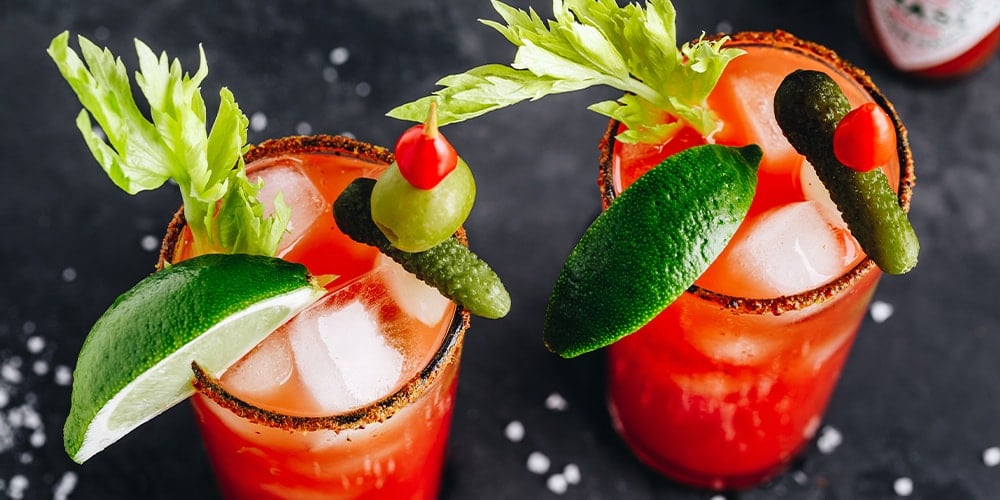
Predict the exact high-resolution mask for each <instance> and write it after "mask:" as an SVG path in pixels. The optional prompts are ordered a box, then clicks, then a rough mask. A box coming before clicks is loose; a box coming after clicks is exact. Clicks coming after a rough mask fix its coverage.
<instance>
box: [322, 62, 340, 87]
mask: <svg viewBox="0 0 1000 500" xmlns="http://www.w3.org/2000/svg"><path fill="white" fill-rule="evenodd" d="M339 78H340V73H338V72H337V68H333V67H330V66H327V67H325V68H323V81H325V82H326V83H333V82H336V81H337V80H338V79H339Z"/></svg>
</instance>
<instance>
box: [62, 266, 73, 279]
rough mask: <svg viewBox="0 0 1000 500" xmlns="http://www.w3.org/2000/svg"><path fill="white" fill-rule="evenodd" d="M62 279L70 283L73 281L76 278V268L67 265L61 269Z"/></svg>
mask: <svg viewBox="0 0 1000 500" xmlns="http://www.w3.org/2000/svg"><path fill="white" fill-rule="evenodd" d="M62 279H63V281H65V282H66V283H72V282H73V281H75V280H76V269H73V268H72V267H67V268H66V269H63V271H62Z"/></svg>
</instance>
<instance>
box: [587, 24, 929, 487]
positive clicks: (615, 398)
mask: <svg viewBox="0 0 1000 500" xmlns="http://www.w3.org/2000/svg"><path fill="white" fill-rule="evenodd" d="M727 46H732V47H738V48H741V49H744V50H746V51H747V53H746V54H745V55H743V56H741V57H738V58H737V59H735V60H734V61H733V62H731V63H730V65H729V66H728V67H727V68H726V70H725V73H724V74H723V76H722V79H721V81H720V82H719V85H718V86H717V87H716V89H715V90H714V91H713V93H712V95H711V96H710V97H709V100H708V102H709V105H710V106H711V107H712V108H713V109H714V110H715V111H716V113H717V114H718V115H719V116H720V118H721V119H722V121H723V122H724V124H723V126H722V128H721V129H720V130H718V131H716V133H715V134H714V135H713V136H712V138H711V139H709V141H711V142H716V143H720V144H727V145H744V144H748V143H757V144H759V145H761V147H762V148H763V151H764V157H763V160H762V162H761V166H760V169H759V179H758V188H757V193H756V195H755V198H754V202H753V204H752V206H751V208H750V213H749V214H748V217H747V219H746V220H745V221H744V223H743V225H742V226H741V229H740V230H739V232H738V233H737V234H736V236H735V237H734V239H733V240H732V242H731V243H730V245H729V247H727V249H726V250H725V251H724V252H723V254H722V255H721V256H720V257H719V258H718V259H717V260H716V261H715V262H714V263H713V264H712V266H710V268H709V270H708V271H707V272H706V273H705V274H704V275H703V276H702V277H701V278H700V279H699V280H698V281H697V282H696V283H695V285H694V286H692V287H691V288H689V289H688V290H687V291H686V292H685V293H684V294H682V295H681V297H680V298H678V299H677V300H676V302H674V303H672V304H671V305H670V306H669V307H667V308H666V309H665V310H664V311H663V312H662V313H661V314H660V315H659V316H657V317H656V318H655V319H653V320H652V321H651V322H650V323H648V324H647V325H645V326H644V327H643V328H642V329H640V330H639V331H637V332H636V333H633V334H632V335H630V336H627V337H625V338H624V339H622V340H620V341H618V342H617V343H615V344H612V345H611V346H610V347H609V348H608V354H607V370H608V377H609V388H608V400H609V408H610V412H611V415H612V420H613V423H614V426H615V428H616V430H617V431H618V433H619V434H620V435H621V436H622V438H623V439H624V441H625V442H626V443H627V445H628V446H629V447H630V448H631V449H632V451H633V452H634V453H635V455H637V456H638V458H639V459H640V460H641V461H643V462H644V463H646V464H648V465H649V466H650V467H652V468H653V469H655V470H657V471H659V472H660V473H662V474H664V475H666V476H668V477H670V478H673V479H675V480H677V481H680V482H682V483H686V484H689V485H694V486H698V487H706V488H711V489H740V488H746V487H750V486H753V485H756V484H758V483H760V482H762V481H765V480H767V479H768V478H771V477H773V476H774V475H776V474H778V473H780V472H781V471H782V470H784V469H785V468H786V467H787V466H788V464H789V462H790V461H791V460H792V459H793V458H794V457H796V455H797V454H798V453H799V452H800V451H801V450H802V449H803V447H804V446H805V444H806V443H807V442H808V441H809V440H810V439H811V438H812V437H813V436H814V435H815V433H816V431H817V429H818V428H819V426H820V423H821V421H822V418H823V413H824V411H825V408H826V406H827V403H828V401H829V399H830V395H831V393H832V391H833V389H834V386H835V385H836V382H837V379H838V378H839V376H840V372H841V369H842V367H843V364H844V361H845V359H846V358H847V356H848V351H849V350H850V347H851V344H852V342H853V340H854V337H855V335H856V333H857V330H858V328H859V326H860V324H861V322H862V319H863V318H864V315H865V312H866V311H867V306H868V303H869V301H870V299H871V297H872V294H873V292H874V290H875V287H876V284H877V283H878V281H879V277H880V275H881V273H880V270H879V269H878V268H877V267H876V266H875V264H874V262H872V260H871V259H869V258H867V257H866V256H864V254H863V252H861V250H860V247H858V246H857V243H856V242H855V241H854V239H853V237H851V236H850V234H849V233H848V232H847V230H846V226H845V225H844V223H843V221H842V220H840V217H839V213H837V212H836V210H835V208H834V206H833V205H832V202H831V201H830V200H829V195H828V194H827V192H826V191H825V189H824V188H823V187H822V185H821V184H820V182H819V180H818V179H817V178H816V177H815V173H814V172H813V170H812V167H811V166H810V165H809V164H808V162H805V160H804V158H802V157H801V156H799V155H798V154H797V153H796V152H795V151H794V149H792V147H791V146H790V145H789V144H788V143H787V141H785V139H784V137H783V136H782V134H781V132H780V129H779V128H778V126H777V124H776V123H775V120H774V115H773V111H772V109H773V96H774V91H775V89H776V88H777V86H778V84H779V83H780V82H781V80H782V78H783V77H784V76H785V75H786V74H788V73H790V72H791V71H793V70H795V69H799V68H804V69H816V70H820V71H825V72H826V73H828V74H830V75H831V76H832V77H833V78H834V79H835V80H836V81H837V83H838V84H839V85H840V86H841V87H842V88H843V90H844V92H845V94H846V95H847V97H848V99H849V101H850V102H851V105H852V107H854V106H857V105H859V104H861V103H863V102H867V101H872V102H875V103H877V104H878V105H879V106H881V107H882V108H883V109H884V110H885V111H886V112H887V113H888V114H889V116H890V117H891V118H892V121H893V123H894V126H895V128H896V134H897V151H898V155H897V158H894V159H893V161H892V162H890V164H888V165H885V166H883V167H882V168H883V172H884V173H885V174H886V175H887V178H888V179H889V182H890V184H891V185H893V186H895V187H896V190H897V193H898V198H899V202H900V204H901V205H902V206H903V207H904V209H905V208H908V206H909V199H910V193H911V188H912V185H913V181H914V174H913V162H912V158H911V155H910V150H909V147H908V144H907V140H906V132H905V129H904V127H903V125H902V123H901V122H900V120H899V117H898V116H897V114H896V113H895V111H894V110H893V107H892V105H891V104H890V103H889V102H888V101H887V100H886V98H885V97H884V96H883V95H882V93H881V92H880V91H879V90H878V89H877V88H876V87H875V85H874V84H873V83H872V81H871V80H870V79H869V78H868V76H866V74H865V73H864V72H862V71H861V70H859V69H857V68H856V67H854V66H852V65H850V64H848V63H847V62H845V61H843V60H841V59H840V58H839V57H837V56H836V54H834V53H833V52H832V51H830V50H828V49H826V48H823V47H821V46H819V45H816V44H813V43H810V42H806V41H803V40H800V39H798V38H796V37H794V36H792V35H790V34H788V33H784V32H774V33H741V34H736V35H733V36H732V37H731V40H730V41H729V42H728V43H727ZM619 127H620V124H618V123H616V122H612V123H611V124H610V125H609V128H608V131H607V133H606V134H605V137H604V140H603V142H602V145H601V150H602V157H601V175H600V180H599V185H600V187H601V191H602V196H603V203H604V206H605V207H607V206H608V205H609V204H610V203H611V202H612V200H613V199H614V198H615V196H616V194H617V193H619V192H621V190H622V189H624V188H625V187H626V186H627V185H628V184H629V183H630V182H631V181H632V180H634V179H635V178H636V177H638V176H639V175H641V174H642V173H643V172H645V171H646V170H648V169H649V168H651V167H652V166H654V165H656V164H657V163H659V161H660V160H662V158H664V157H666V156H667V155H669V154H670V153H672V152H674V151H677V150H680V149H684V148H686V147H688V146H690V145H693V144H699V143H704V142H706V139H704V138H703V137H701V136H700V135H699V134H697V133H696V132H694V131H693V129H685V130H684V131H682V132H681V133H680V134H679V135H678V136H677V138H676V139H675V140H674V142H673V143H667V144H665V145H658V146H648V145H627V144H622V143H619V142H616V141H615V139H614V136H615V134H616V133H617V132H618V129H619ZM806 200H811V201H806ZM612 279H613V277H612Z"/></svg>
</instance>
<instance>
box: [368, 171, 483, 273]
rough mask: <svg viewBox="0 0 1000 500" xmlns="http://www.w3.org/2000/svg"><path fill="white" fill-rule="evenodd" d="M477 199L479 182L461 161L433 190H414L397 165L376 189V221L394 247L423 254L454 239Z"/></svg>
mask: <svg viewBox="0 0 1000 500" xmlns="http://www.w3.org/2000/svg"><path fill="white" fill-rule="evenodd" d="M475 199H476V182H475V180H474V179H473V178H472V171H471V170H469V166H468V165H466V163H465V161H464V160H462V159H461V158H459V159H458V165H457V166H456V167H455V170H453V171H452V172H451V173H449V174H448V175H447V176H445V178H444V179H442V180H441V182H440V183H438V185H437V186H434V188H433V189H420V188H416V187H413V185H411V184H410V183H409V182H408V181H407V180H406V179H405V178H403V175H402V174H400V172H399V167H398V166H397V165H396V164H395V163H393V164H392V165H390V166H389V168H388V169H387V170H386V171H385V172H384V173H383V174H382V176H381V177H379V179H378V181H377V182H376V183H375V188H374V189H373V190H372V220H374V221H375V224H376V225H377V226H378V228H379V229H380V230H381V231H382V233H383V234H385V237H386V238H388V239H389V241H390V242H391V243H392V246H394V247H396V248H398V249H400V250H402V251H404V252H411V253H412V252H422V251H424V250H427V249H429V248H431V247H433V246H435V245H437V244H438V243H441V242H443V241H445V240H447V239H448V238H449V237H451V235H452V234H453V233H454V232H455V231H456V230H457V229H458V228H459V226H461V225H462V223H463V222H465V219H466V218H467V217H468V216H469V212H470V211H472V204H473V202H474V201H475Z"/></svg>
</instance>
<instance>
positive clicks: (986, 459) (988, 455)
mask: <svg viewBox="0 0 1000 500" xmlns="http://www.w3.org/2000/svg"><path fill="white" fill-rule="evenodd" d="M983 464H984V465H986V466H987V467H996V466H997V465H1000V447H997V446H991V447H989V448H986V449H985V450H983Z"/></svg>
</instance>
